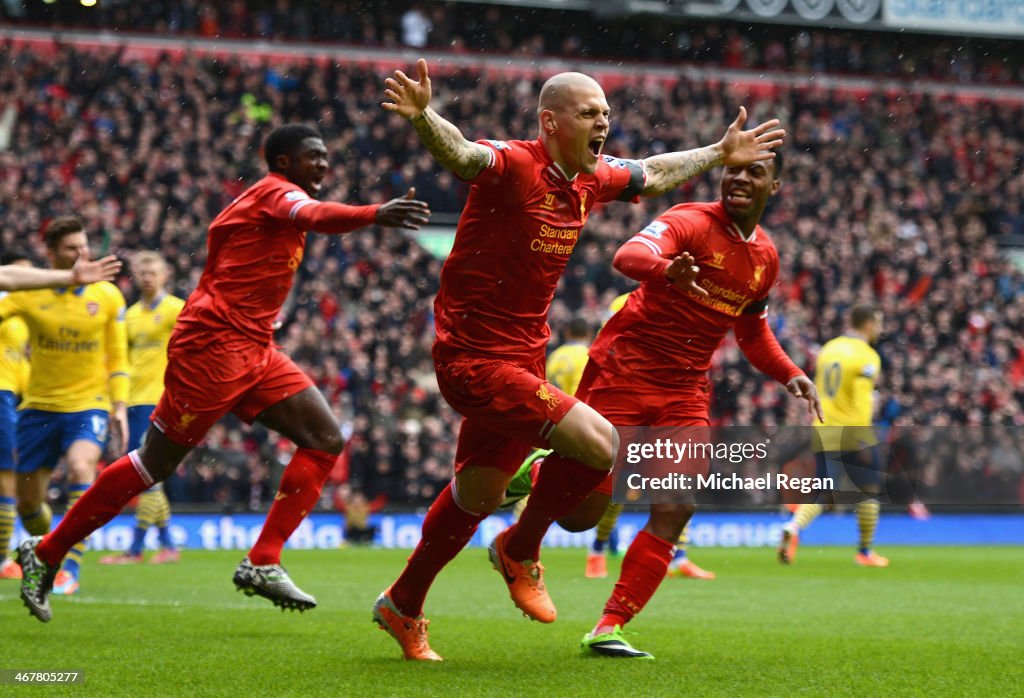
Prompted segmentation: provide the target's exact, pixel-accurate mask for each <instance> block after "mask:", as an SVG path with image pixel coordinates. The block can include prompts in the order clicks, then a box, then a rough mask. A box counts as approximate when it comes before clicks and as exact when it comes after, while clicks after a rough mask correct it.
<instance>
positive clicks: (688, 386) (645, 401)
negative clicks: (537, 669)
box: [574, 156, 821, 659]
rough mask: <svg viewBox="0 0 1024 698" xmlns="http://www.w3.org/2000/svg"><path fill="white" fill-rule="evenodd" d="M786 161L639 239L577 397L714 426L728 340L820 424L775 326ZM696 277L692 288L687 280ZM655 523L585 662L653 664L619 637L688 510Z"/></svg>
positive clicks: (606, 407)
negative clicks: (722, 350) (778, 201)
mask: <svg viewBox="0 0 1024 698" xmlns="http://www.w3.org/2000/svg"><path fill="white" fill-rule="evenodd" d="M781 169H782V158H781V156H776V158H775V159H774V160H773V161H768V162H755V163H753V164H751V165H749V166H736V167H726V168H725V169H724V171H723V173H722V178H721V184H720V188H721V199H720V200H718V201H715V202H713V203H692V204H682V205H679V206H674V207H672V208H670V209H669V210H668V211H666V212H665V213H663V214H662V215H661V216H659V217H658V218H656V219H655V220H654V221H652V222H651V223H650V224H649V225H648V226H647V227H646V228H644V229H643V230H642V231H640V232H639V233H637V234H636V235H635V236H633V237H632V238H631V239H630V240H628V241H627V242H626V244H624V245H623V246H622V247H621V248H620V249H619V251H618V252H617V253H616V255H615V260H614V266H615V268H616V269H618V270H619V271H620V272H622V273H623V274H625V275H626V276H628V277H630V278H632V279H635V280H637V281H639V282H641V283H640V287H639V288H638V289H637V290H636V291H634V292H633V293H632V294H631V295H630V297H629V300H628V301H627V302H626V305H625V307H624V308H623V309H622V310H620V311H619V312H618V313H616V314H615V316H613V317H612V319H611V320H609V321H608V324H607V325H605V327H604V329H603V330H602V331H601V333H600V334H599V335H598V337H597V339H596V340H595V342H594V344H593V346H592V347H591V348H590V362H589V363H588V365H587V370H586V372H585V374H584V377H583V381H582V382H581V384H580V389H579V393H578V395H579V397H580V399H582V400H585V401H587V403H588V404H589V405H591V406H592V407H593V408H594V409H596V410H598V411H599V412H601V414H603V415H605V416H606V417H607V418H608V419H609V420H611V421H612V423H614V424H616V425H620V426H645V425H650V426H666V427H669V426H671V427H693V428H697V429H706V428H708V427H709V426H710V418H709V409H710V402H711V385H710V381H709V380H708V377H707V371H708V369H709V368H710V366H711V358H712V355H713V354H714V352H715V349H717V348H718V346H719V345H720V344H721V342H722V340H723V339H724V338H725V335H726V333H727V332H728V331H729V330H730V329H732V330H733V332H734V333H735V336H736V341H737V343H738V344H739V346H740V349H741V350H742V351H743V353H744V355H746V357H747V359H748V360H749V361H750V362H751V364H753V365H754V367H756V368H757V369H758V370H760V371H761V372H763V373H765V374H767V375H768V376H771V377H772V378H774V379H775V380H777V381H778V382H779V383H782V384H783V385H785V386H786V389H787V390H788V391H789V392H790V393H792V394H793V395H795V396H797V397H800V398H803V399H805V400H807V405H808V410H809V411H810V412H811V414H812V415H817V416H819V417H820V415H821V405H820V403H819V401H818V395H817V391H816V390H815V388H814V384H813V383H812V382H811V380H810V379H809V378H808V377H807V376H806V375H804V373H803V371H801V370H800V369H799V368H798V367H797V366H796V365H795V364H794V363H793V362H792V361H791V360H790V358H789V357H788V356H787V355H786V353H785V351H783V349H782V347H781V346H780V345H779V343H778V340H777V339H776V338H775V335H774V334H773V333H772V331H771V328H770V327H769V326H768V323H767V319H766V318H767V315H768V310H767V308H768V294H769V292H770V290H771V288H772V286H773V285H774V284H775V278H776V276H777V274H778V270H779V257H778V252H777V251H776V249H775V245H774V244H773V243H772V241H771V239H770V238H769V237H768V235H767V234H766V233H765V231H764V230H763V229H762V228H761V227H760V225H759V221H760V220H761V215H762V214H763V212H764V209H765V206H766V205H767V203H768V199H769V198H770V197H772V196H774V195H775V194H776V192H778V190H779V186H780V182H779V173H780V171H781ZM687 270H690V271H695V270H699V276H698V277H697V279H696V280H695V281H694V280H693V278H692V277H689V276H687V275H685V274H684V272H685V271H687ZM613 484H614V483H613V476H609V477H608V478H607V479H606V480H605V481H604V482H603V483H602V484H601V486H600V487H599V488H598V489H597V490H596V491H595V492H594V494H592V495H591V496H590V498H589V499H588V500H587V501H585V502H584V503H583V504H581V505H580V507H579V510H578V511H577V512H574V514H575V515H576V516H577V517H578V516H580V515H590V516H591V517H593V518H592V519H591V522H590V523H591V525H593V524H594V523H596V522H597V521H596V519H597V517H599V516H600V515H601V513H603V512H604V511H605V508H606V507H607V504H608V502H609V500H610V498H611V493H612V487H613ZM650 511H651V514H650V518H649V519H648V521H647V524H646V525H645V526H644V528H643V529H642V530H641V531H640V532H639V533H638V534H637V536H636V538H634V539H633V542H632V543H631V544H630V546H629V549H628V550H627V552H626V556H625V558H623V561H622V570H621V573H620V575H619V580H618V582H617V583H616V584H615V589H614V591H613V592H612V594H611V597H610V598H609V599H608V601H607V603H606V604H605V607H604V612H603V613H602V615H601V617H600V619H599V620H598V621H597V624H596V625H595V626H594V629H593V631H591V632H590V633H588V634H587V635H586V636H585V637H584V638H583V642H582V647H583V649H584V651H587V652H592V653H597V654H600V655H604V656H609V657H627V658H638V659H650V658H652V656H651V655H650V654H648V653H647V652H642V651H640V650H637V649H634V648H633V647H632V646H630V644H629V643H628V642H627V641H626V640H625V639H623V636H622V628H623V627H624V626H625V625H626V624H627V623H628V622H629V621H630V620H631V619H632V618H633V617H634V616H636V615H637V614H638V613H640V611H641V610H642V609H643V608H644V606H645V605H646V604H647V602H648V601H649V600H650V599H651V597H652V596H653V595H654V592H655V591H656V590H657V588H658V585H659V584H661V581H662V580H663V579H664V578H665V574H666V572H667V570H668V566H669V563H670V562H671V561H672V558H673V552H674V551H673V548H674V545H675V543H676V541H677V540H678V538H679V534H680V532H681V531H682V530H683V528H684V527H685V526H686V524H687V522H688V521H689V520H690V517H691V516H692V515H693V511H694V505H693V503H692V500H691V501H689V502H687V501H679V498H678V496H677V497H676V499H675V501H670V500H665V499H659V498H657V497H653V498H652V502H651V505H650Z"/></svg>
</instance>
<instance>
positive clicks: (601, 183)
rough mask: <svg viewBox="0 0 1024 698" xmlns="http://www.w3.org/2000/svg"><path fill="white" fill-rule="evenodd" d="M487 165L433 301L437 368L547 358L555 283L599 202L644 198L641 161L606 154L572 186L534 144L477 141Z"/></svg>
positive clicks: (471, 196)
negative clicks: (459, 362)
mask: <svg viewBox="0 0 1024 698" xmlns="http://www.w3.org/2000/svg"><path fill="white" fill-rule="evenodd" d="M480 143H482V144H483V145H485V146H487V147H488V148H490V150H491V162H490V165H489V166H488V167H486V168H484V170H483V171H482V172H481V173H480V174H479V175H477V176H476V178H474V179H473V180H472V182H471V183H472V187H471V188H470V191H469V199H468V200H467V201H466V207H465V209H464V210H463V212H462V218H461V219H460V220H459V226H458V230H457V231H456V234H455V245H454V247H453V248H452V252H451V254H450V255H449V256H448V259H447V260H446V261H445V263H444V267H443V268H442V269H441V286H440V290H439V291H438V294H437V298H436V299H435V301H434V314H435V318H436V329H437V341H436V343H435V345H434V356H435V358H437V359H438V360H446V359H451V358H454V357H457V356H463V355H475V356H480V355H484V356H491V357H498V358H502V359H507V360H509V361H515V362H518V363H524V364H525V363H530V364H532V363H535V362H536V361H538V360H541V359H543V358H544V348H545V346H546V345H547V343H548V337H549V336H550V334H551V330H550V329H549V328H548V324H547V315H548V308H549V306H550V305H551V299H552V298H553V297H554V295H555V287H556V285H557V284H558V278H559V277H560V276H561V275H562V271H563V270H564V269H565V265H566V263H567V262H568V261H569V255H570V254H572V251H573V248H574V247H575V246H576V241H577V240H578V239H579V234H580V230H581V229H582V228H583V224H584V223H586V221H587V215H588V214H589V213H590V211H591V209H592V208H593V207H594V205H595V204H596V203H598V202H606V201H612V200H615V199H619V200H634V201H635V200H637V198H636V197H637V195H638V194H639V193H640V191H641V190H642V189H643V185H644V176H643V167H642V165H641V164H640V163H639V162H636V161H631V160H619V159H616V158H612V157H609V156H604V157H602V158H601V160H599V162H598V166H597V171H596V172H595V173H594V174H593V175H588V174H584V173H582V172H581V173H579V174H578V175H577V176H576V177H574V178H573V179H572V180H569V179H566V177H565V176H564V175H563V174H562V172H561V170H560V169H559V168H558V166H557V165H556V164H555V163H554V162H553V161H552V159H551V157H550V156H549V155H548V152H547V150H546V149H545V147H544V145H543V143H541V142H540V140H536V141H508V142H504V141H480Z"/></svg>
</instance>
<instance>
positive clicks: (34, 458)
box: [15, 410, 110, 473]
mask: <svg viewBox="0 0 1024 698" xmlns="http://www.w3.org/2000/svg"><path fill="white" fill-rule="evenodd" d="M109 426H110V414H109V413H108V412H107V411H106V410H85V411H83V412H46V411H43V410H22V411H21V412H19V413H18V465H17V466H16V468H15V470H16V472H19V473H34V472H36V471H37V470H53V469H54V468H55V467H56V466H57V461H59V460H60V457H61V456H62V455H63V454H64V453H65V452H66V451H67V450H68V448H70V446H71V444H73V443H74V442H76V441H91V442H92V443H94V444H96V445H97V446H99V447H100V449H103V448H104V447H105V446H106V444H107V430H108V427H109Z"/></svg>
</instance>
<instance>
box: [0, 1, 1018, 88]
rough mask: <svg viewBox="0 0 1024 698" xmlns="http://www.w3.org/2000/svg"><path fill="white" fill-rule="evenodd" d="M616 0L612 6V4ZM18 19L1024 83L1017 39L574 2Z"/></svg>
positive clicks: (257, 7)
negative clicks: (705, 17) (610, 10)
mask: <svg viewBox="0 0 1024 698" xmlns="http://www.w3.org/2000/svg"><path fill="white" fill-rule="evenodd" d="M609 4H610V5H611V4H612V3H609ZM5 14H6V20H7V21H8V22H11V23H15V24H23V25H47V26H55V27H67V28H84V29H109V30H117V31H119V32H124V31H126V30H128V31H139V30H140V29H139V28H143V27H145V28H149V29H148V30H147V29H142V30H141V31H149V32H152V33H153V34H156V35H160V36H165V35H170V36H199V37H206V38H214V37H223V38H229V39H243V38H248V39H266V40H273V41H281V40H283V41H306V42H308V41H312V42H325V43H326V42H330V43H331V44H333V45H338V44H341V45H343V46H344V45H348V46H366V47H384V48H400V47H403V46H411V47H415V48H432V49H441V50H448V51H455V52H458V53H473V52H478V51H495V52H498V53H504V54H519V55H524V56H540V55H547V56H567V57H572V58H579V57H585V58H587V59H601V58H610V59H615V60H616V61H618V60H621V58H622V57H629V59H630V60H633V61H659V62H667V63H674V64H678V63H688V64H694V65H721V66H725V67H730V68H749V69H756V70H771V71H790V72H795V73H823V72H828V73H852V74H864V75H885V76H889V77H898V78H905V79H918V80H920V79H932V80H942V81H953V82H962V83H977V82H983V83H1001V84H1008V83H1020V82H1022V79H1024V59H1022V57H1021V55H1020V52H1019V51H1017V50H1015V48H1014V42H1011V41H1006V40H998V39H991V38H987V39H974V38H968V37H961V36H957V37H936V36H934V35H933V36H924V35H914V34H907V33H900V34H899V41H895V42H894V41H893V40H892V39H893V36H894V35H893V34H892V33H886V32H864V31H856V32H849V31H842V30H833V29H829V28H822V27H815V28H814V29H813V30H809V29H807V28H803V27H786V26H781V25H778V26H776V25H766V24H751V23H749V22H728V21H700V20H695V19H694V18H692V17H687V18H686V19H685V21H684V20H683V16H682V15H681V14H680V15H678V16H675V17H673V16H672V15H646V16H645V15H629V16H614V18H613V19H611V20H609V19H602V17H600V16H598V17H595V16H594V15H593V14H591V13H590V12H585V11H580V10H572V9H562V8H558V9H551V8H538V7H526V8H524V7H516V6H514V5H513V6H504V5H501V4H498V5H488V4H484V3H466V2H430V3H427V2H420V1H419V0H394V1H391V2H365V1H364V0H230V1H229V2H210V1H209V0H184V1H183V2H134V0H104V1H103V2H101V3H98V4H97V5H96V6H94V7H82V6H79V5H78V3H71V4H61V5H60V6H59V7H58V6H55V5H53V4H48V3H46V2H44V1H43V0H35V1H34V2H33V1H29V2H24V3H23V2H14V3H0V17H4V15H5Z"/></svg>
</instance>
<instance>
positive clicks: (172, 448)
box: [18, 124, 430, 622]
mask: <svg viewBox="0 0 1024 698" xmlns="http://www.w3.org/2000/svg"><path fill="white" fill-rule="evenodd" d="M264 155H265V158H266V161H267V165H268V167H269V170H270V172H269V174H267V176H266V177H264V178H263V179H261V180H260V181H259V182H257V183H256V184H254V185H253V186H252V187H250V188H249V189H247V190H246V191H245V192H243V193H242V194H241V195H240V196H239V197H238V198H237V199H235V200H234V201H233V202H232V203H231V204H230V205H229V206H228V207H227V208H226V209H224V210H223V211H221V213H220V214H219V215H218V216H217V217H216V219H214V221H213V223H212V224H211V225H210V230H209V240H208V258H207V262H206V269H205V270H204V271H203V275H202V278H201V279H200V280H199V285H198V287H197V288H196V290H195V291H194V292H193V293H192V294H191V295H190V296H189V298H188V301H187V303H186V305H185V307H184V309H183V310H182V312H181V315H180V316H179V317H178V322H177V325H176V326H175V329H174V334H173V335H172V336H171V340H170V344H169V347H168V367H167V372H166V374H165V377H164V385H165V391H164V394H163V397H162V398H161V399H160V403H159V404H158V405H157V407H156V410H155V411H154V413H153V417H152V424H151V425H150V428H149V430H148V432H147V433H146V436H145V439H144V440H143V444H142V447H141V448H139V449H138V450H136V451H132V452H131V453H129V454H127V455H126V456H123V457H122V458H119V459H118V460H116V461H114V463H112V464H111V465H110V466H108V467H107V468H106V469H105V470H104V471H103V473H102V474H101V475H100V477H99V478H98V479H97V480H96V482H95V484H93V486H92V487H91V488H89V490H88V491H87V492H86V493H85V495H83V497H82V498H81V499H80V500H79V501H78V503H76V504H75V506H74V507H72V508H71V510H70V511H68V513H67V514H66V515H65V516H64V519H63V520H62V521H61V523H60V525H59V526H58V527H57V528H56V529H54V530H53V531H51V532H50V533H49V534H48V535H46V536H44V537H41V538H30V539H28V540H26V541H24V542H23V543H22V545H21V546H19V548H18V561H19V562H20V564H21V567H22V570H23V578H22V584H21V598H22V600H23V601H24V603H25V605H26V606H27V607H28V609H29V612H30V613H31V614H32V615H34V616H35V617H36V618H38V619H39V620H40V621H43V622H47V621H49V620H50V617H51V610H50V604H49V598H48V597H49V593H50V589H51V587H52V583H53V577H54V575H55V574H56V571H57V569H58V567H59V566H60V562H61V559H62V558H63V557H64V555H65V554H66V553H67V551H68V550H69V549H70V548H71V546H72V545H74V544H75V543H77V542H79V541H81V540H84V539H85V538H86V537H87V536H88V535H89V534H90V533H92V532H93V531H94V530H96V529H97V528H99V527H100V526H102V525H103V524H105V523H106V522H107V521H109V520H110V519H111V518H113V517H114V516H115V515H116V514H117V513H118V512H120V511H121V509H122V508H123V507H124V506H125V505H126V504H127V503H128V502H129V501H130V500H131V499H132V498H133V497H135V496H136V495H137V494H139V493H141V492H143V491H145V490H146V489H148V488H149V487H151V486H152V485H153V484H154V483H156V482H161V481H163V480H164V479H166V478H167V477H169V476H170V474H171V473H172V472H174V469H175V468H176V467H177V466H178V464H179V463H180V462H181V460H182V459H183V458H184V457H185V455H186V454H187V453H188V452H189V451H190V450H191V449H192V448H193V447H195V446H196V445H197V444H198V443H199V442H200V441H201V440H202V439H203V437H204V436H205V434H206V432H207V431H208V430H209V429H210V427H211V426H213V424H214V423H215V422H216V421H217V420H218V419H220V418H221V417H223V416H224V415H225V414H227V413H229V412H232V413H234V414H235V415H237V416H239V417H240V418H242V419H243V420H245V421H247V422H254V421H256V422H259V423H260V424H262V425H264V426H266V427H267V428H269V429H273V430H274V431H277V432H279V433H280V434H282V435H283V436H285V437H287V438H288V439H289V440H291V441H292V442H294V443H295V445H296V446H297V447H298V450H297V451H296V452H295V455H294V457H293V458H292V460H291V462H290V463H289V464H288V467H287V468H286V469H285V472H284V474H283V475H282V477H281V485H280V488H279V490H278V493H277V496H276V497H275V499H274V503H273V505H272V506H271V508H270V512H269V513H268V514H267V519H266V522H265V523H264V525H263V530H262V532H261V533H260V536H259V538H258V540H257V541H256V544H255V545H254V546H253V547H252V549H251V550H250V551H249V554H248V556H247V557H246V558H245V559H244V560H242V562H241V564H239V566H238V568H237V569H236V570H235V574H234V583H235V586H236V587H238V589H239V590H241V591H244V592H245V593H246V594H248V595H250V596H251V595H253V594H258V595H260V596H263V597H265V598H267V599H269V600H271V601H272V602H273V603H274V604H275V605H277V606H280V607H281V608H282V610H283V609H284V608H291V609H298V610H305V609H307V608H313V607H315V606H316V600H315V599H314V598H313V597H312V596H310V595H309V594H306V593H305V592H303V591H302V590H301V589H299V588H298V587H297V586H296V585H295V584H294V582H292V580H291V578H290V577H289V576H288V574H287V572H286V571H285V570H284V568H283V567H282V566H281V564H280V558H281V549H282V548H283V547H284V544H285V541H287V540H288V537H289V536H290V535H291V534H292V532H293V531H294V530H295V528H296V527H297V526H298V525H299V523H301V521H302V519H303V518H305V516H306V514H308V513H309V512H310V510H311V509H312V508H313V507H314V506H315V505H316V502H317V500H318V499H319V496H320V489H321V487H322V485H323V483H324V480H325V479H326V477H327V474H328V472H330V470H331V468H332V467H333V465H334V462H335V460H336V458H337V455H338V454H339V453H340V452H341V449H342V447H343V445H344V441H343V439H342V436H341V432H340V429H339V427H338V423H337V421H336V420H335V418H334V415H333V414H332V412H331V409H330V407H329V406H328V404H327V401H326V400H325V399H324V397H323V395H321V394H320V391H318V390H317V389H316V388H315V387H314V386H313V383H312V382H311V381H310V379H309V378H308V377H307V376H306V375H305V374H304V373H303V372H302V371H301V370H300V369H299V368H298V366H296V365H295V364H294V363H293V362H292V360H291V359H289V358H288V357H287V356H285V355H284V354H283V353H282V352H281V351H280V350H279V349H278V348H277V347H276V346H275V344H274V342H273V329H272V328H273V323H274V320H275V318H276V317H277V314H278V313H279V312H280V310H281V306H282V304H283V303H284V300H285V297H286V296H287V295H288V291H289V290H290V289H291V286H292V281H293V277H294V275H295V270H296V269H298V268H299V265H300V264H301V263H302V256H303V252H304V250H305V246H306V231H309V230H312V231H316V232H320V233H335V234H341V233H347V232H350V231H352V230H356V229H357V228H362V227H365V226H369V225H373V224H377V225H384V226H394V227H402V228H409V229H416V228H417V227H419V226H420V225H421V224H423V223H425V222H426V221H427V218H428V216H429V215H430V211H429V210H428V208H427V205H426V204H425V203H424V202H422V201H416V200H414V199H413V198H412V197H413V195H414V193H415V192H414V191H413V190H412V189H410V190H409V191H408V192H407V193H406V195H405V196H404V197H402V198H398V199H392V200H391V201H388V202H386V203H383V204H377V205H372V206H349V205H346V204H341V203H335V202H323V201H318V200H317V199H316V196H317V194H318V193H319V192H320V189H321V185H322V182H323V180H324V178H325V177H326V176H327V172H328V152H327V147H326V146H325V144H324V141H323V138H322V137H321V135H320V134H319V132H317V131H316V130H315V129H313V128H311V127H309V126H304V125H301V124H290V125H287V126H282V127H279V128H277V129H275V130H274V131H273V132H271V134H270V135H269V136H268V137H267V140H266V142H265V143H264Z"/></svg>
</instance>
